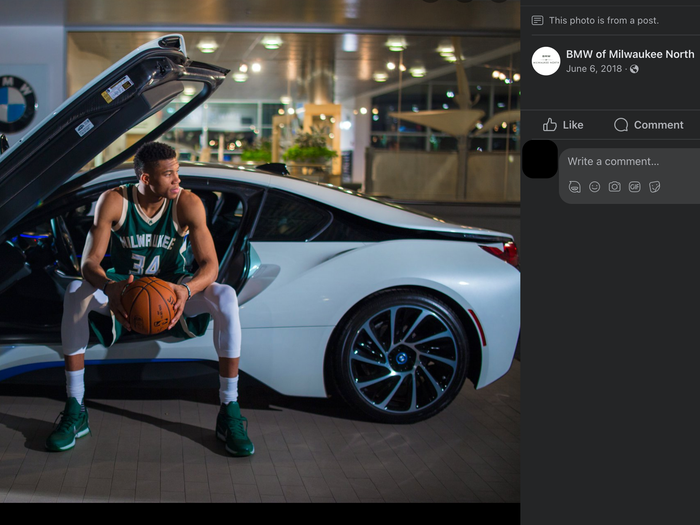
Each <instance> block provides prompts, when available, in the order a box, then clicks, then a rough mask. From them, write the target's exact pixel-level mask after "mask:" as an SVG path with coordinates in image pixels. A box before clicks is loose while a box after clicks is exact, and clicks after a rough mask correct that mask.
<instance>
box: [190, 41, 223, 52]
mask: <svg viewBox="0 0 700 525" xmlns="http://www.w3.org/2000/svg"><path fill="white" fill-rule="evenodd" d="M196 47H197V49H199V50H200V51H201V52H202V53H213V52H214V51H216V50H217V49H218V48H219V44H217V43H216V40H202V41H201V42H199V44H197V46H196Z"/></svg>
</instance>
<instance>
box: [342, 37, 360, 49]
mask: <svg viewBox="0 0 700 525" xmlns="http://www.w3.org/2000/svg"><path fill="white" fill-rule="evenodd" d="M343 51H345V52H346V53H353V52H355V51H357V35H353V34H352V33H346V34H344V35H343Z"/></svg>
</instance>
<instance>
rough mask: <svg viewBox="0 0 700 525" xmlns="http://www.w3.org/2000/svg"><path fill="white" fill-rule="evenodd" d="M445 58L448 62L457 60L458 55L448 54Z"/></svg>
mask: <svg viewBox="0 0 700 525" xmlns="http://www.w3.org/2000/svg"><path fill="white" fill-rule="evenodd" d="M445 60H447V61H448V62H457V57H456V56H454V55H447V56H446V57H445Z"/></svg>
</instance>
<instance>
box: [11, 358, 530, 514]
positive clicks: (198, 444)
mask: <svg viewBox="0 0 700 525" xmlns="http://www.w3.org/2000/svg"><path fill="white" fill-rule="evenodd" d="M177 365H179V366H180V367H182V366H183V364H182V363H178V364H177ZM119 366H126V365H119ZM149 366H151V367H159V368H158V370H159V372H157V373H161V374H163V373H164V374H166V375H167V374H170V372H169V371H168V370H167V369H166V368H165V366H164V364H160V365H149ZM173 366H175V365H174V364H173ZM199 366H202V365H199ZM188 367H189V368H188V369H189V370H192V368H191V367H190V365H188ZM108 369H111V370H110V371H107V370H108ZM95 370H97V371H95ZM124 370H127V371H126V372H124V373H125V374H126V375H128V374H129V373H131V374H132V375H133V374H140V378H141V381H139V382H136V384H138V387H136V388H134V387H133V386H129V385H130V384H131V385H133V384H134V382H133V381H132V383H129V382H128V381H126V380H125V379H124V377H120V378H119V379H114V378H113V377H108V376H109V374H117V375H119V374H121V373H122V370H121V369H119V368H115V367H112V366H106V367H93V368H88V374H87V381H86V382H87V389H88V401H87V406H88V409H89V412H90V426H91V429H92V435H91V436H90V435H88V436H86V437H84V438H82V439H80V440H78V442H77V444H76V446H75V448H74V449H72V450H70V451H68V452H64V453H49V452H47V451H46V450H45V449H44V440H45V439H46V436H47V435H48V434H49V433H50V431H51V429H52V428H53V421H54V419H55V418H56V416H57V415H58V413H59V412H60V411H61V410H62V408H63V402H64V401H63V400H64V397H63V396H64V395H65V393H64V392H65V390H64V389H63V387H62V385H61V382H62V380H63V376H62V370H60V369H54V370H50V371H37V372H32V373H30V374H25V375H24V376H19V377H16V378H12V379H9V380H6V381H4V382H3V383H0V502H3V501H4V502H6V503H9V502H64V501H65V502H80V501H83V502H133V501H136V502H209V501H211V502H501V501H505V502H519V501H520V438H519V434H520V362H519V361H514V362H513V366H512V368H511V370H510V372H508V374H507V375H506V376H505V377H503V378H502V379H500V380H499V381H497V382H496V383H495V384H493V385H490V386H488V387H486V388H484V389H482V390H479V391H475V390H474V389H473V388H472V387H471V384H469V383H468V384H467V385H465V387H464V388H463V389H462V392H460V394H459V396H458V398H457V399H456V400H455V401H454V402H453V403H452V404H451V405H450V406H449V407H448V408H447V409H446V410H444V411H443V412H441V413H440V414H438V415H437V416H435V417H433V418H432V419H429V420H427V421H424V422H421V423H417V424H413V425H384V424H377V423H370V422H367V421H363V420H361V419H360V417H359V416H358V415H357V414H355V413H353V412H351V411H350V410H348V409H346V408H345V405H343V404H342V403H340V402H339V401H334V400H332V399H331V400H325V399H324V400H315V399H299V398H288V397H285V396H281V395H279V394H277V393H275V392H272V391H271V390H269V389H267V388H266V387H264V386H263V385H261V384H260V383H257V382H256V381H255V380H253V379H252V378H250V377H249V376H244V375H242V377H241V382H240V383H241V384H240V392H241V399H240V401H241V406H242V409H243V410H242V411H243V414H244V415H245V416H246V417H247V418H248V421H249V427H248V432H249V435H250V437H251V439H252V440H253V442H254V443H255V455H254V456H252V457H250V458H232V457H228V456H227V454H226V452H225V451H224V449H223V445H222V443H221V442H219V441H217V440H216V438H215V436H214V432H213V426H214V421H215V419H216V413H217V410H218V406H217V402H218V401H217V400H218V397H217V396H218V392H217V390H216V388H217V387H218V384H217V383H218V380H217V375H216V372H215V370H214V369H213V368H212V367H211V366H208V365H206V366H205V368H204V372H201V371H200V372H198V373H197V374H198V375H197V377H195V378H194V379H192V378H184V379H183V378H176V379H175V380H174V381H170V379H168V378H164V377H146V376H148V375H149V374H150V375H152V374H153V372H152V369H150V370H149V371H146V369H145V368H140V369H138V370H137V371H136V372H134V371H133V370H131V371H129V370H128V369H127V368H124ZM174 375H177V374H174ZM132 379H133V378H132ZM166 381H167V386H164V385H165V384H166V383H165V382H166ZM173 383H174V384H173ZM188 384H191V385H192V387H191V388H188V386H187V385H188ZM208 385H212V386H211V387H209V386H208Z"/></svg>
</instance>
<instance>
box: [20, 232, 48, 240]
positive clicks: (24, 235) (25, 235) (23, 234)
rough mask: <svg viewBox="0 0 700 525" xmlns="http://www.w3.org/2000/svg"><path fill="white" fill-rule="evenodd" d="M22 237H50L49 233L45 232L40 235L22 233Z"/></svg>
mask: <svg viewBox="0 0 700 525" xmlns="http://www.w3.org/2000/svg"><path fill="white" fill-rule="evenodd" d="M20 237H24V238H25V239H48V238H49V234H48V233H44V234H38V235H29V234H28V233H22V234H20ZM15 238H16V237H15Z"/></svg>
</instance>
